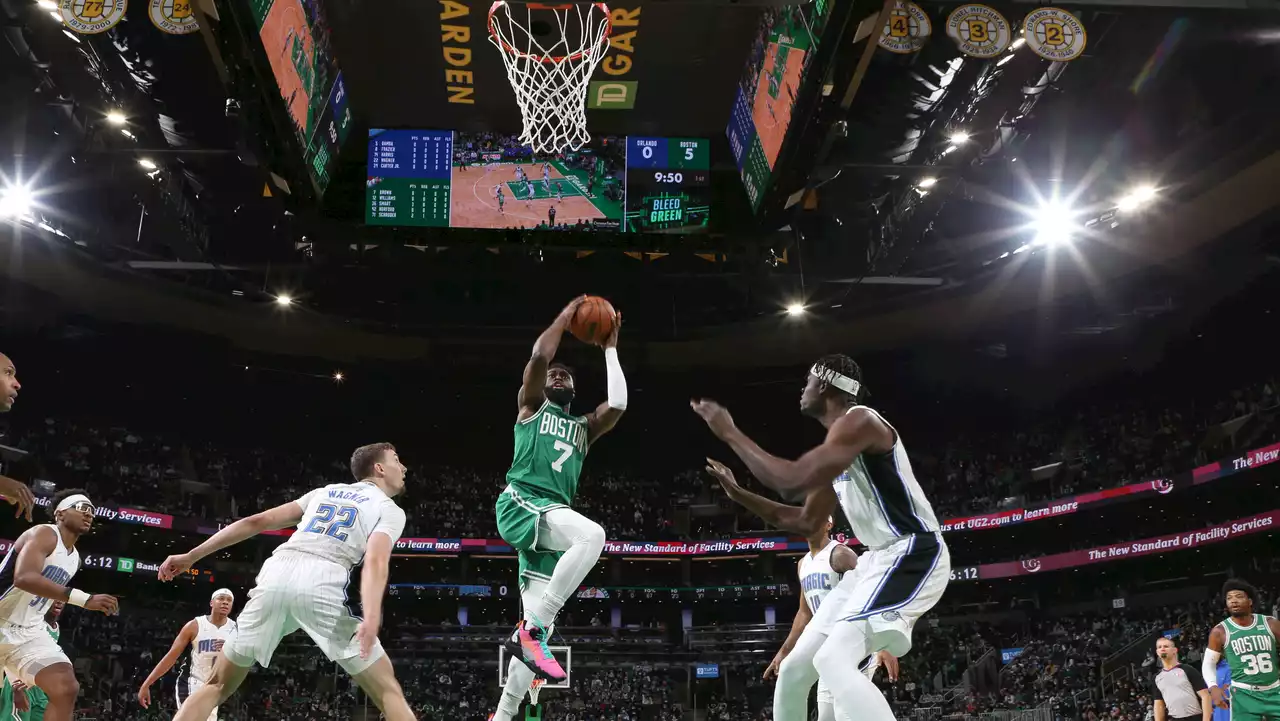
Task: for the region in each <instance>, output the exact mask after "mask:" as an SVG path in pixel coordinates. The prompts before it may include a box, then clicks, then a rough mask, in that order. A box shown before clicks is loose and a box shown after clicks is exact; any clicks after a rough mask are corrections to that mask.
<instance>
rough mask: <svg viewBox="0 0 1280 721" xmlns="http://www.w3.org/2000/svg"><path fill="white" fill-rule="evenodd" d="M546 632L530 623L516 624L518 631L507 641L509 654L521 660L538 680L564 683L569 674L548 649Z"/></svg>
mask: <svg viewBox="0 0 1280 721" xmlns="http://www.w3.org/2000/svg"><path fill="white" fill-rule="evenodd" d="M546 635H547V634H546V631H545V630H544V629H541V628H539V627H537V626H535V625H534V624H531V623H529V622H528V621H521V622H520V623H518V624H516V630H515V631H514V632H513V633H512V634H511V637H510V638H508V639H507V642H506V644H505V645H506V648H507V652H508V653H510V654H511V655H512V656H514V657H516V658H518V659H520V662H521V663H523V664H524V665H525V666H528V667H529V670H530V671H533V673H534V675H536V676H537V677H538V678H542V679H546V680H548V681H556V682H559V681H563V680H564V679H565V677H566V675H567V674H565V672H564V669H563V668H561V667H560V662H559V661H557V660H556V657H555V656H554V655H553V654H552V653H551V649H550V648H548V647H547V639H546Z"/></svg>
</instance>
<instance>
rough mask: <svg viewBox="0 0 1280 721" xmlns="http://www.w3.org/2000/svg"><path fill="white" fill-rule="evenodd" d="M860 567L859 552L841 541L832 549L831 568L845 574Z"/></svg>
mask: <svg viewBox="0 0 1280 721" xmlns="http://www.w3.org/2000/svg"><path fill="white" fill-rule="evenodd" d="M857 567H858V554H856V553H854V552H853V549H852V548H849V547H848V546H846V545H844V544H843V543H841V544H840V545H838V546H836V547H835V548H833V549H832V550H831V570H833V571H835V572H836V573H839V574H845V573H848V572H849V571H852V570H853V569H855V568H857Z"/></svg>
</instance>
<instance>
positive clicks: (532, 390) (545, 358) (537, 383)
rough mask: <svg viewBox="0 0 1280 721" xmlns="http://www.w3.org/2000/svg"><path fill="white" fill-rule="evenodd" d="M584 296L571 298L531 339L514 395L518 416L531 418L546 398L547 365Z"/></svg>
mask: <svg viewBox="0 0 1280 721" xmlns="http://www.w3.org/2000/svg"><path fill="white" fill-rule="evenodd" d="M585 298H586V296H585V295H580V296H578V297H577V298H574V299H573V301H571V302H570V303H569V305H566V306H565V307H564V310H561V311H560V315H558V316H556V319H555V321H553V322H552V323H551V325H550V326H548V327H547V329H546V330H544V331H542V335H540V336H538V340H536V341H534V343H533V353H532V354H531V355H530V356H529V362H528V363H526V364H525V366H524V377H523V379H522V380H521V382H520V394H519V396H518V397H517V399H516V404H517V406H518V407H519V408H518V415H517V416H516V417H517V418H518V419H519V420H522V421H523V420H525V419H527V418H531V417H532V416H533V414H535V413H537V412H538V409H539V408H541V407H542V402H543V400H545V397H544V396H543V392H544V391H545V390H546V387H547V366H548V365H550V364H551V361H552V360H554V359H555V357H556V351H558V350H560V339H561V337H563V336H564V334H565V333H566V332H568V330H569V321H571V320H573V314H574V313H576V312H578V306H580V305H582V301H583V300H584V299H585Z"/></svg>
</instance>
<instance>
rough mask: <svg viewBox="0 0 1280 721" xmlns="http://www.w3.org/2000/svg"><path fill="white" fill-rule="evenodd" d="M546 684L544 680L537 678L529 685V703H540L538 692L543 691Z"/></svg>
mask: <svg viewBox="0 0 1280 721" xmlns="http://www.w3.org/2000/svg"><path fill="white" fill-rule="evenodd" d="M545 683H546V681H545V680H544V679H540V678H535V679H534V680H533V683H531V684H529V703H533V704H536V703H538V692H539V691H541V690H542V685H543V684H545Z"/></svg>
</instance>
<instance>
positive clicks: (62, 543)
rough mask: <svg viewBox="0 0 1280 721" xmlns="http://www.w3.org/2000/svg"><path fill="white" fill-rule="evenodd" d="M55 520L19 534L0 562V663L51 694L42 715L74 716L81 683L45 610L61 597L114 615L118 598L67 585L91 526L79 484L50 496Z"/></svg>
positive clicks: (65, 719)
mask: <svg viewBox="0 0 1280 721" xmlns="http://www.w3.org/2000/svg"><path fill="white" fill-rule="evenodd" d="M50 505H51V507H52V508H53V509H54V510H53V518H54V522H53V523H50V524H42V525H39V526H33V527H31V528H28V529H27V530H26V531H24V532H23V534H22V535H21V536H18V540H17V541H16V542H15V543H14V544H13V548H12V549H10V550H9V553H8V554H6V555H5V557H4V561H3V562H0V586H3V587H4V588H7V589H9V590H8V591H7V592H5V594H4V596H3V598H0V665H3V666H4V669H5V673H6V674H8V675H9V676H10V677H11V678H13V679H16V680H17V681H21V682H22V684H23V685H24V686H26V687H27V688H31V687H32V686H38V687H40V689H41V690H42V691H44V692H45V694H47V695H48V697H49V701H48V706H46V707H45V711H44V718H46V719H48V720H49V721H71V714H72V712H74V711H75V703H76V697H77V696H78V695H79V694H80V684H79V683H78V682H77V681H76V675H75V671H74V669H72V668H71V661H70V660H68V659H67V655H66V654H65V653H63V652H62V649H61V648H59V647H58V643H57V641H55V640H53V639H52V638H51V637H50V636H49V631H48V628H47V625H46V623H45V618H44V617H45V609H46V608H48V607H49V606H50V605H52V604H53V603H56V602H58V601H65V602H67V603H70V604H73V605H76V606H80V607H82V608H87V609H89V610H90V611H102V612H103V613H106V614H112V615H113V614H115V613H116V612H117V610H119V604H118V602H117V601H116V599H115V597H113V596H107V595H103V594H96V595H92V596H91V595H89V594H88V593H85V592H84V591H81V590H80V589H78V588H69V587H67V586H66V585H65V584H66V583H67V582H69V581H70V580H71V578H72V577H73V576H75V575H76V571H78V570H80V551H78V550H77V549H76V542H77V541H79V540H80V537H81V536H83V535H84V534H86V533H88V532H89V529H90V528H92V527H93V514H94V507H93V502H92V501H90V500H89V498H88V496H85V495H84V493H83V492H82V491H80V490H79V489H74V488H71V489H67V490H64V491H61V492H59V493H58V494H57V495H55V496H54V497H53V498H52V499H51V501H50Z"/></svg>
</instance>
